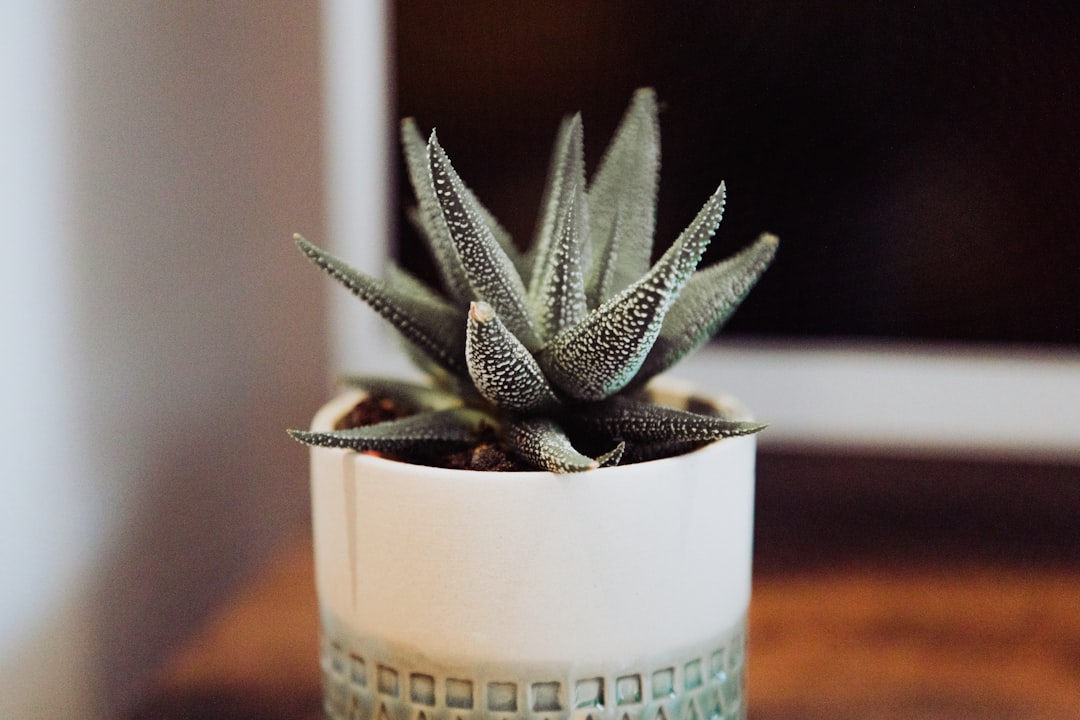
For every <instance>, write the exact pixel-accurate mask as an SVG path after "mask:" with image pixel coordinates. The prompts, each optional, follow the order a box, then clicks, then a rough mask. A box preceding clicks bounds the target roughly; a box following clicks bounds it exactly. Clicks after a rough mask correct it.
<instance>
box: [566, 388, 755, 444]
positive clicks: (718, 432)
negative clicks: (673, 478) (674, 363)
mask: <svg viewBox="0 0 1080 720" xmlns="http://www.w3.org/2000/svg"><path fill="white" fill-rule="evenodd" d="M574 420H575V426H576V424H578V423H580V425H581V426H582V427H584V428H588V429H589V430H592V431H595V432H600V433H603V434H605V435H608V436H609V437H618V438H623V439H624V440H627V441H630V442H632V443H654V442H668V441H688V442H699V441H712V440H719V439H720V438H725V437H735V436H739V435H751V434H753V433H756V432H759V431H760V430H762V429H764V427H765V426H764V425H762V424H760V423H753V422H743V421H737V420H728V419H725V418H721V417H716V416H713V415H700V414H698V413H692V412H687V411H685V410H675V409H673V408H669V407H664V406H662V405H655V404H653V403H650V402H647V401H643V400H634V399H631V398H625V397H613V398H611V399H609V400H607V401H605V402H604V403H601V404H597V405H594V406H590V407H588V408H584V409H583V410H582V411H581V412H580V413H578V414H577V415H575V416H574Z"/></svg>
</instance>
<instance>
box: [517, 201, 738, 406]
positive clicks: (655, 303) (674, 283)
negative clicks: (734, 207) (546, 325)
mask: <svg viewBox="0 0 1080 720" xmlns="http://www.w3.org/2000/svg"><path fill="white" fill-rule="evenodd" d="M723 212H724V185H723V183H721V185H720V187H719V188H718V189H717V190H716V192H715V193H713V195H712V197H710V198H709V200H708V201H707V202H706V203H705V206H704V207H703V208H702V209H701V210H700V211H699V212H698V214H697V217H695V218H694V221H693V222H692V223H691V224H690V226H689V227H688V228H687V229H686V230H684V231H683V232H682V234H681V235H679V238H678V239H677V240H676V241H675V243H674V244H673V245H672V246H671V247H670V248H669V249H668V251H667V252H665V253H664V254H663V256H661V258H660V259H659V260H657V261H656V264H655V265H654V266H653V268H652V269H651V270H650V271H649V272H648V273H647V274H646V275H645V276H644V277H643V278H641V279H640V280H639V281H638V282H636V283H634V284H633V285H631V286H630V287H628V288H626V289H625V290H623V291H622V292H621V293H619V294H618V295H617V296H615V297H614V298H612V299H611V300H609V301H607V302H605V303H604V304H603V305H601V306H600V307H599V308H597V309H595V310H593V311H592V312H591V313H589V314H588V316H587V317H586V318H585V320H583V321H582V322H581V323H580V324H579V325H577V326H575V327H573V328H570V329H569V330H567V331H566V332H564V333H562V334H560V335H559V336H557V337H556V338H555V339H553V340H552V341H551V342H550V343H549V344H548V345H547V346H546V347H545V348H544V349H543V350H542V351H541V352H540V353H539V354H538V356H537V359H538V361H539V362H540V366H541V367H542V368H543V369H544V374H545V375H546V376H547V377H548V378H549V380H551V382H552V384H553V385H554V386H555V387H556V388H557V390H559V391H561V392H562V393H565V394H566V395H568V396H570V397H572V398H574V399H576V400H585V401H594V400H601V399H603V398H605V397H608V396H610V395H612V394H613V393H616V392H618V391H619V390H621V389H622V388H623V387H625V386H626V385H627V384H628V383H629V382H630V381H631V380H632V379H633V378H634V376H635V375H636V374H637V372H638V369H639V368H640V367H641V364H642V362H643V361H644V360H645V357H646V355H647V354H648V353H649V350H650V349H651V347H652V345H653V342H654V341H655V340H656V337H657V335H658V334H659V332H660V327H661V325H662V323H663V321H664V315H665V314H666V312H667V310H668V308H669V307H670V305H671V303H672V302H673V301H674V299H675V297H676V296H677V294H678V292H679V290H680V289H682V287H683V285H684V284H685V283H686V281H687V279H689V277H690V275H691V274H692V273H693V272H694V269H695V268H696V267H697V264H698V262H699V261H700V260H701V255H702V253H704V251H705V248H706V247H707V246H708V244H709V240H710V239H711V238H712V235H713V233H714V232H715V231H716V227H717V226H718V225H719V224H720V220H721V218H722V217H723Z"/></svg>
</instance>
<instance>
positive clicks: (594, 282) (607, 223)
mask: <svg viewBox="0 0 1080 720" xmlns="http://www.w3.org/2000/svg"><path fill="white" fill-rule="evenodd" d="M659 173H660V122H659V119H658V117H657V109H656V94H655V93H654V92H653V91H652V90H651V89H647V88H645V89H641V90H638V91H637V92H635V93H634V97H633V99H632V100H631V101H630V107H629V108H627V110H626V114H625V115H624V116H623V119H622V121H621V122H620V124H619V127H618V129H616V131H615V136H614V138H613V139H612V141H611V144H610V145H609V146H608V149H607V150H606V152H605V153H604V158H603V160H602V161H601V163H600V168H599V169H598V170H597V172H596V175H595V176H594V177H593V182H592V185H591V186H590V187H589V209H590V218H589V222H590V235H591V242H592V252H593V262H592V268H593V269H592V272H591V273H590V275H589V277H588V282H587V287H588V288H589V300H590V302H591V303H592V304H593V305H594V306H595V305H599V304H600V303H601V302H603V301H604V300H607V299H608V298H610V297H612V296H613V295H614V294H615V293H617V292H619V291H620V290H622V289H623V288H625V287H627V286H628V285H630V284H631V283H632V282H635V281H636V280H638V279H639V278H640V277H641V276H642V275H644V274H645V272H646V271H647V270H648V269H649V261H650V260H651V256H652V242H653V232H654V230H655V226H656V192H657V187H658V185H659ZM617 222H618V225H619V231H618V233H616V232H615V227H616V223H617ZM608 255H614V257H615V259H616V262H615V263H614V264H612V272H610V273H608V274H606V275H605V274H602V272H601V269H602V268H605V267H607V266H608V264H609V263H607V262H606V261H605V258H606V257H607V256H608Z"/></svg>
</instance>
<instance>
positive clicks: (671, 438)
mask: <svg viewBox="0 0 1080 720" xmlns="http://www.w3.org/2000/svg"><path fill="white" fill-rule="evenodd" d="M401 131H402V132H401V136H402V144H403V147H404V156H405V164H406V167H407V169H408V174H409V178H410V180H411V182H412V186H413V189H414V191H415V193H416V199H417V205H416V207H415V208H414V209H413V212H412V215H411V219H412V220H413V222H414V224H415V225H416V227H417V228H418V229H419V232H420V234H421V236H422V237H423V239H424V241H425V242H426V244H427V246H428V248H429V250H430V253H431V255H432V257H433V258H434V261H435V266H436V268H437V271H438V275H439V278H440V280H441V283H440V284H441V288H438V289H435V288H432V287H429V286H427V285H426V284H424V283H422V282H421V281H420V280H418V279H417V278H415V277H414V276H412V275H410V274H408V273H407V272H405V271H404V270H402V269H400V268H398V267H396V266H391V267H390V269H389V272H388V274H387V276H386V277H385V278H383V279H379V278H375V277H372V276H370V275H367V274H365V273H362V272H360V271H358V270H356V269H354V268H352V267H350V266H348V265H347V264H346V263H345V262H343V261H342V260H340V259H338V258H336V257H334V256H332V255H331V254H329V253H328V252H326V251H325V250H322V249H320V248H318V247H316V246H315V245H313V244H311V243H310V242H308V241H307V240H305V239H304V238H302V237H300V236H297V237H296V238H295V239H296V243H297V245H298V246H299V248H300V250H301V252H303V254H304V255H306V256H307V257H308V258H309V259H310V260H312V261H313V262H314V263H315V264H316V265H318V266H319V267H320V268H322V269H323V270H324V271H326V272H327V273H328V274H329V275H330V276H331V277H333V278H334V279H335V280H337V281H338V282H340V283H341V284H342V285H344V286H345V287H346V288H348V289H349V290H350V291H351V292H353V293H354V294H355V295H356V296H357V297H359V298H360V299H361V300H363V301H364V302H366V303H367V304H368V305H369V306H370V307H371V308H372V309H374V310H375V311H376V312H377V313H379V314H380V315H381V316H383V317H384V318H385V319H386V320H388V321H389V322H390V323H392V324H393V326H394V327H395V328H396V329H397V330H398V331H399V333H400V334H401V335H402V336H403V337H404V339H405V340H406V341H407V347H408V348H409V349H410V351H411V354H412V357H414V359H415V360H416V361H417V363H418V364H419V366H420V367H421V368H423V369H424V370H425V371H427V372H428V374H429V375H430V376H431V378H432V382H431V383H430V384H428V385H418V384H415V385H414V384H411V383H408V382H398V381H387V380H370V379H363V378H353V379H352V380H351V382H352V383H353V384H357V385H360V386H362V387H365V388H367V389H368V390H369V391H370V392H371V393H374V394H377V395H379V396H380V397H389V398H391V399H393V401H394V402H395V403H396V404H397V405H398V406H399V407H402V408H405V409H406V411H407V413H408V414H407V415H406V416H405V417H400V418H396V419H391V420H387V421H384V422H378V423H374V424H369V425H364V426H361V427H354V428H342V429H337V430H332V431H326V432H315V431H302V430H292V431H290V433H291V435H292V436H293V437H294V438H295V439H297V440H299V441H301V442H303V443H306V444H310V445H318V446H326V447H344V448H353V449H355V450H359V451H374V452H378V453H384V454H388V455H391V456H393V457H398V458H403V459H408V460H410V461H413V462H418V463H425V462H430V459H431V458H432V457H433V456H436V455H439V454H441V453H446V452H450V451H452V450H454V449H461V448H465V447H468V446H470V445H471V444H474V443H477V442H478V441H479V440H480V439H481V438H487V439H488V441H494V442H495V443H497V444H498V445H500V446H502V447H503V448H504V449H505V450H506V451H507V452H508V453H510V454H512V455H513V456H516V457H517V458H519V459H521V460H522V461H524V463H525V464H526V465H527V466H529V467H535V468H539V469H545V470H550V471H554V472H560V473H561V472H575V471H583V470H590V469H593V468H597V467H600V466H604V465H614V464H617V463H619V462H620V461H623V462H626V461H630V460H645V459H651V458H656V457H663V456H668V455H673V454H678V453H682V452H685V451H687V450H689V449H693V448H695V447H699V446H701V445H704V444H707V443H709V442H712V441H715V440H718V439H720V438H725V437H729V436H737V435H745V434H749V433H754V432H757V431H758V430H760V429H761V428H762V427H764V426H763V425H760V424H757V423H752V422H745V421H741V420H737V419H732V418H731V417H728V416H726V415H725V414H724V413H722V412H692V411H689V410H680V409H673V408H669V407H664V406H661V405H658V404H656V403H654V402H652V401H651V400H650V396H649V394H648V392H647V391H646V389H645V384H646V383H647V382H648V381H649V380H650V379H651V378H652V377H654V376H655V375H657V374H658V373H661V372H663V371H664V370H667V369H668V368H669V367H671V366H672V365H673V364H675V363H676V362H677V361H678V360H680V359H681V358H683V357H684V356H685V355H686V354H687V353H689V352H691V351H692V350H694V349H695V348H697V347H698V346H700V345H701V344H702V343H704V342H705V341H706V340H707V339H708V338H709V337H711V336H712V335H713V334H714V333H715V332H716V331H717V330H719V329H720V327H721V326H722V325H723V324H724V323H725V321H726V320H727V319H728V318H729V317H730V316H731V314H732V313H733V312H734V311H735V309H736V308H737V307H738V305H739V303H740V302H741V301H742V299H743V298H744V297H745V295H746V294H747V292H748V291H749V290H750V288H751V287H752V286H753V285H754V283H755V282H756V281H757V279H758V277H759V276H760V274H761V273H762V272H763V271H764V269H765V268H766V266H767V265H768V264H769V262H770V261H771V260H772V258H773V255H774V253H775V251H776V246H777V240H776V238H775V237H773V236H771V235H767V234H766V235H762V236H761V237H760V238H759V239H758V240H757V241H756V242H754V243H752V244H750V245H749V246H748V247H746V248H745V249H744V250H742V251H740V252H738V253H736V254H735V255H733V256H732V257H730V258H728V259H726V260H724V261H722V262H720V263H718V264H715V265H712V266H711V267H708V268H704V269H701V270H698V269H697V266H698V263H699V261H700V260H701V257H702V254H703V253H704V251H705V248H706V246H707V245H708V243H709V241H710V239H711V238H712V236H713V233H714V232H715V231H716V228H717V226H718V225H719V223H720V220H721V217H722V215H723V210H724V201H725V189H724V185H723V183H721V184H720V186H719V187H718V188H717V189H716V191H715V192H714V193H713V194H712V196H711V197H709V198H708V200H706V201H705V204H704V206H703V207H702V208H701V210H700V211H699V212H698V214H697V216H696V217H695V218H694V219H693V221H692V222H691V223H690V225H689V226H688V227H687V228H686V229H685V230H684V231H683V232H682V233H681V234H680V235H679V237H678V238H676V239H675V241H674V243H672V245H671V246H670V247H669V248H668V249H667V250H666V251H665V252H664V253H663V254H662V255H661V256H660V257H659V259H658V260H656V261H655V263H652V262H651V258H652V254H653V230H654V215H655V207H656V195H657V184H658V175H659V164H660V142H659V140H660V136H659V125H658V119H657V105H656V99H655V95H654V93H653V92H652V91H651V90H649V89H643V90H639V91H637V92H636V93H635V94H634V96H633V99H632V101H631V103H630V107H629V108H628V110H627V111H626V113H625V115H624V117H623V119H622V121H621V123H620V124H619V127H618V129H617V130H616V133H615V136H614V138H613V140H612V141H611V144H610V145H609V147H608V148H607V150H606V152H605V154H604V156H603V159H602V161H601V163H600V166H599V168H598V170H597V172H596V173H595V175H594V176H593V178H592V180H591V182H590V183H588V184H587V183H586V179H585V163H584V159H583V144H582V142H583V139H582V124H581V117H580V115H574V116H572V117H568V118H566V119H565V120H564V121H563V122H562V125H561V127H560V128H559V131H558V134H557V137H556V141H555V147H554V150H553V153H552V157H551V164H550V170H549V174H548V179H547V183H546V186H545V189H544V195H543V201H542V204H541V208H540V212H539V219H538V221H537V226H536V231H535V239H534V242H533V244H532V246H531V248H530V249H529V250H528V251H520V250H519V249H518V248H517V246H515V245H514V243H513V242H512V241H511V239H510V237H509V236H508V234H507V233H506V231H505V230H504V229H503V228H502V226H501V225H499V223H498V222H497V221H496V220H495V219H494V217H493V216H492V214H491V213H490V212H488V210H487V209H485V208H484V207H483V206H482V205H481V204H480V202H479V201H478V200H477V199H476V197H475V196H474V195H473V193H472V192H471V191H470V190H469V188H468V187H467V186H466V185H465V183H464V182H463V181H462V180H461V178H460V177H459V176H458V174H457V173H456V172H455V170H454V168H453V166H452V165H451V163H450V160H449V158H448V157H447V154H446V152H445V151H444V150H443V148H442V145H441V144H440V143H439V140H438V138H437V136H436V134H435V133H434V132H432V133H431V135H430V138H429V140H428V141H427V142H425V141H424V139H423V136H422V135H421V134H420V131H419V129H418V128H417V125H416V123H415V122H414V121H413V120H411V119H406V120H405V121H403V123H402V126H401Z"/></svg>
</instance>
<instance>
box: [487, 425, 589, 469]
mask: <svg viewBox="0 0 1080 720" xmlns="http://www.w3.org/2000/svg"><path fill="white" fill-rule="evenodd" d="M505 432H506V440H507V443H508V444H509V446H510V449H511V450H512V451H513V452H514V453H515V454H516V455H518V456H519V457H521V458H522V459H523V460H525V461H526V462H529V463H532V464H533V465H535V466H537V467H539V468H541V469H543V470H548V471H550V472H555V473H571V472H584V471H585V470H595V469H596V468H598V467H600V462H599V461H598V460H594V459H592V458H590V457H588V456H587V455H583V454H581V453H580V452H578V451H577V450H576V449H575V448H574V446H573V445H571V444H570V438H568V437H567V436H566V433H565V432H563V430H562V428H560V427H559V426H558V425H557V424H556V423H555V422H553V421H552V420H550V419H549V418H539V417H537V418H517V419H514V420H511V421H509V422H508V423H507V424H506V428H505Z"/></svg>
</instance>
